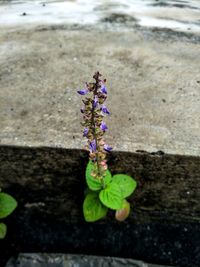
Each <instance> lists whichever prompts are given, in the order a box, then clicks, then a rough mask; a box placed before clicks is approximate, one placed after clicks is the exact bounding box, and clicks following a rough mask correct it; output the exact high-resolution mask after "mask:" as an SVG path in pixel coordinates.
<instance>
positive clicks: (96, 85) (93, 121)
mask: <svg viewBox="0 0 200 267" xmlns="http://www.w3.org/2000/svg"><path fill="white" fill-rule="evenodd" d="M95 80H96V83H95V89H94V92H93V105H92V118H91V121H92V125H93V136H94V140H95V143H96V151H97V152H96V160H97V174H98V176H99V177H100V179H101V180H102V181H103V175H102V170H101V166H100V165H99V144H98V141H97V135H96V124H95V120H94V118H95V114H94V112H95V107H94V101H95V96H97V90H98V85H99V74H97V77H96V78H95Z"/></svg>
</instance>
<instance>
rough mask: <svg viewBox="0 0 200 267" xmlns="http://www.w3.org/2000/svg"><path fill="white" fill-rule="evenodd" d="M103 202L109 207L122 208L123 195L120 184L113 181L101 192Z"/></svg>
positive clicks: (100, 196)
mask: <svg viewBox="0 0 200 267" xmlns="http://www.w3.org/2000/svg"><path fill="white" fill-rule="evenodd" d="M99 198H100V200H101V202H102V203H103V204H104V205H105V206H106V207H108V208H110V209H113V210H118V209H121V208H122V204H123V197H122V193H121V190H120V188H119V186H118V185H117V184H116V183H113V182H111V183H110V184H108V185H107V187H106V188H105V189H103V190H101V192H100V193H99Z"/></svg>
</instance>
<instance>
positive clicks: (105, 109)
mask: <svg viewBox="0 0 200 267" xmlns="http://www.w3.org/2000/svg"><path fill="white" fill-rule="evenodd" d="M101 110H102V111H103V113H105V114H108V115H109V114H110V112H109V111H108V109H107V107H106V106H105V105H102V107H101Z"/></svg>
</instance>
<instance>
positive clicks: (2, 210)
mask: <svg viewBox="0 0 200 267" xmlns="http://www.w3.org/2000/svg"><path fill="white" fill-rule="evenodd" d="M16 207H17V201H16V200H15V199H14V198H13V197H12V196H10V195H8V194H6V193H0V219H2V218H5V217H7V216H8V215H10V214H11V213H12V212H13V210H14V209H15V208H16Z"/></svg>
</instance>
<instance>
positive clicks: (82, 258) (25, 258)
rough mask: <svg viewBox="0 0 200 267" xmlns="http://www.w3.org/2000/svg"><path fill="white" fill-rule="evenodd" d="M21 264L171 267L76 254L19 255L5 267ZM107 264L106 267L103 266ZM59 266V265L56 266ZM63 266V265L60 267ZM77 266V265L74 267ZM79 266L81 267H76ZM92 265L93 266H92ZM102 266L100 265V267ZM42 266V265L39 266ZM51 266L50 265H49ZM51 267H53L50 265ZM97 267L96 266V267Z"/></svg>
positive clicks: (14, 266) (70, 266)
mask: <svg viewBox="0 0 200 267" xmlns="http://www.w3.org/2000/svg"><path fill="white" fill-rule="evenodd" d="M20 262H22V263H23V264H25V265H22V266H24V267H25V266H28V265H26V264H30V262H34V265H31V266H32V267H34V266H35V263H36V264H37V262H39V263H42V262H43V263H44V264H45V265H44V266H47V265H46V264H54V263H55V264H56V266H60V267H62V266H63V267H65V266H69V267H72V266H77V267H81V266H82V264H83V262H84V263H86V264H87V262H89V263H92V265H89V266H88V267H90V266H91V267H93V266H96V263H97V262H98V263H99V267H103V266H104V267H106V266H109V267H120V266H121V267H123V266H130V267H131V266H132V267H172V266H169V265H157V264H156V265H155V264H149V263H145V262H143V261H139V260H134V259H125V258H117V257H105V256H104V257H100V256H91V255H81V254H80V255H76V254H62V253H20V254H19V255H18V257H17V259H14V258H11V259H10V260H9V261H8V262H7V264H6V266H5V267H19V266H21V265H19V263H20ZM105 263H107V264H108V265H104V264H105ZM57 264H61V265H57ZM62 264H63V265H62ZM76 264H77V265H76ZM78 264H81V265H78ZM93 264H94V265H93ZM101 264H102V265H101ZM41 266H42V265H41ZM49 266H51V265H49ZM52 266H53V265H52ZM97 267H98V266H97Z"/></svg>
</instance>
